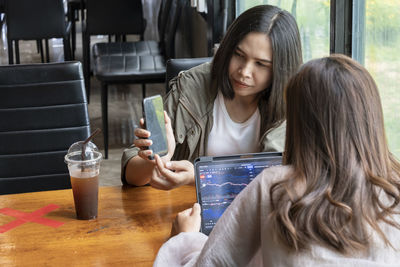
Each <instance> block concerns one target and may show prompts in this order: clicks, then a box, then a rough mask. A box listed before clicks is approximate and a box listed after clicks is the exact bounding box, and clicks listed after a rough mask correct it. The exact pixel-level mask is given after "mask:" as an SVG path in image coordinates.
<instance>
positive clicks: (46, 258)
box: [0, 186, 196, 267]
mask: <svg viewBox="0 0 400 267" xmlns="http://www.w3.org/2000/svg"><path fill="white" fill-rule="evenodd" d="M195 201H196V194H195V189H194V187H190V186H183V187H180V188H178V189H174V190H171V191H161V190H156V189H153V188H151V187H150V186H145V187H136V188H134V187H129V188H128V187H127V188H124V187H101V188H100V191H99V216H98V219H96V220H92V221H84V220H77V219H76V218H75V209H74V204H73V196H72V191H71V190H70V189H69V190H56V191H47V192H35V193H25V194H14V195H2V196H0V211H2V212H5V211H6V210H8V211H9V212H10V209H12V210H11V212H14V210H17V211H16V213H18V211H20V212H24V213H26V216H25V217H24V218H23V219H22V220H25V221H23V222H22V223H23V224H21V225H19V226H16V227H14V228H12V229H10V230H7V231H5V232H3V233H0V266H113V267H115V266H151V265H152V263H153V261H154V259H155V256H156V254H157V252H158V249H159V248H160V246H161V245H162V244H163V243H164V242H165V241H166V240H167V239H168V237H169V233H170V230H171V222H172V220H173V219H174V217H175V216H176V214H177V213H178V212H179V211H182V210H184V209H186V208H189V207H191V206H192V205H193V203H194V202H195ZM48 205H57V206H59V207H58V208H57V207H56V206H53V208H55V209H54V210H52V211H50V212H49V213H48V214H46V215H43V218H45V219H44V222H43V223H49V222H50V224H51V223H57V222H58V223H59V224H62V225H60V226H58V227H54V226H48V225H43V224H41V222H40V220H41V219H40V218H41V217H40V216H37V217H36V219H39V222H29V220H32V218H29V217H32V214H30V213H32V212H34V211H36V210H38V209H41V208H43V207H46V206H48ZM8 208H9V209H8ZM50 208H51V206H49V209H50ZM33 214H35V213H33ZM19 216H21V213H20V215H19ZM18 220H19V221H21V218H20V219H18V218H15V217H12V216H8V215H4V214H2V213H0V227H3V228H2V229H3V231H4V226H5V225H8V226H10V224H8V223H10V222H13V221H14V223H15V221H18ZM26 221H28V222H26ZM55 221H56V222H55Z"/></svg>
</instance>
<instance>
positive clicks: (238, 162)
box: [194, 152, 282, 235]
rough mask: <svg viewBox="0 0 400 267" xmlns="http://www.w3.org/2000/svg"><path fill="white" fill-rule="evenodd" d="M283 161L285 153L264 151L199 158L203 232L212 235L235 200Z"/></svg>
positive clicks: (196, 163)
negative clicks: (266, 169)
mask: <svg viewBox="0 0 400 267" xmlns="http://www.w3.org/2000/svg"><path fill="white" fill-rule="evenodd" d="M281 164H282V153H280V152H263V153H253V154H241V155H233V156H224V157H200V158H198V159H196V160H195V162H194V168H195V181H196V193H197V201H198V203H199V204H200V206H201V217H202V218H201V219H202V220H201V232H203V233H204V234H206V235H208V234H209V233H210V232H211V230H212V229H213V227H214V225H215V224H216V222H217V221H218V219H219V217H221V215H222V213H223V212H224V211H225V209H226V208H227V207H228V206H229V204H230V203H231V202H232V201H233V199H234V198H235V197H236V196H237V195H238V194H239V193H240V191H242V190H243V188H245V187H246V185H248V184H249V183H250V182H251V181H252V180H253V179H254V178H255V177H256V176H257V175H258V174H259V173H260V172H261V171H262V170H264V169H265V168H268V167H270V166H276V165H281Z"/></svg>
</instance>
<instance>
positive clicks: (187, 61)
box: [165, 57, 212, 93]
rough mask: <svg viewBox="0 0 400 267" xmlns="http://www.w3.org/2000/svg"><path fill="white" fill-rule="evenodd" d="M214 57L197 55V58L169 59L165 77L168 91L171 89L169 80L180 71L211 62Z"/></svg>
mask: <svg viewBox="0 0 400 267" xmlns="http://www.w3.org/2000/svg"><path fill="white" fill-rule="evenodd" d="M211 61H212V57H197V58H171V59H169V60H167V66H166V68H167V70H166V77H165V85H166V92H167V93H168V91H169V86H168V84H169V81H170V80H171V79H172V78H174V77H175V76H177V75H178V74H179V72H181V71H183V70H188V69H191V68H193V67H196V66H198V65H200V64H203V63H206V62H211Z"/></svg>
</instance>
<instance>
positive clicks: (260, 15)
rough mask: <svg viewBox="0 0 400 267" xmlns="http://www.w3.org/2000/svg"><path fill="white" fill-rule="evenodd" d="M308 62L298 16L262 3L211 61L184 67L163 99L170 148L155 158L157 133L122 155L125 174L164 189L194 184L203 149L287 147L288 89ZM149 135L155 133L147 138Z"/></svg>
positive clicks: (243, 16) (226, 150)
mask: <svg viewBox="0 0 400 267" xmlns="http://www.w3.org/2000/svg"><path fill="white" fill-rule="evenodd" d="M301 63H302V54H301V43H300V36H299V31H298V28H297V24H296V21H295V19H294V18H293V16H292V15H291V14H290V13H288V12H287V11H284V10H282V9H280V8H278V7H274V6H270V5H262V6H257V7H254V8H251V9H249V10H247V11H246V12H244V13H243V14H241V15H240V16H239V17H238V18H237V19H236V20H235V21H234V22H233V23H232V25H231V26H230V27H229V29H228V31H227V33H226V35H225V37H224V38H223V40H222V42H221V45H220V47H219V48H218V50H217V52H216V55H215V57H214V59H213V61H212V63H206V64H203V65H200V66H198V67H195V68H193V69H191V70H189V71H186V72H183V73H181V74H180V75H178V77H177V78H175V79H173V80H172V81H171V83H170V89H171V90H170V92H169V94H168V95H167V96H166V98H165V101H164V109H165V111H166V113H167V114H168V115H165V121H166V131H167V140H168V153H167V155H166V156H163V157H162V158H160V157H158V156H157V155H156V156H155V160H149V159H148V156H149V155H151V154H152V151H150V150H148V149H146V147H148V146H150V145H151V144H152V140H151V133H150V132H148V131H146V130H144V129H136V130H135V135H136V136H137V137H138V138H139V139H136V140H135V141H134V145H133V147H131V148H129V149H127V150H125V151H124V155H123V157H122V172H121V176H122V181H123V182H124V183H128V184H133V185H144V184H147V183H150V184H151V185H152V186H153V187H156V188H159V189H171V188H174V187H177V186H180V185H184V184H194V170H193V164H192V163H191V162H193V160H194V159H196V158H197V157H199V156H206V155H209V156H215V155H231V154H239V153H251V152H262V151H282V150H283V146H284V136H285V107H284V100H283V89H284V86H285V84H286V82H287V81H288V79H289V78H290V77H291V75H292V74H294V73H295V72H296V71H297V69H298V67H299V66H300V65H301ZM144 138H148V139H144Z"/></svg>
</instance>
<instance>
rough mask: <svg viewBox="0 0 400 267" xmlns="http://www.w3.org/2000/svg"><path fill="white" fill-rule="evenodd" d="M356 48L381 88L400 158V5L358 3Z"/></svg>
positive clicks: (390, 0) (371, 0)
mask: <svg viewBox="0 0 400 267" xmlns="http://www.w3.org/2000/svg"><path fill="white" fill-rule="evenodd" d="M352 47H353V50H352V52H353V58H355V59H356V60H358V61H359V62H360V63H362V64H363V65H364V66H365V67H366V68H367V69H368V71H369V72H370V73H371V75H372V77H373V78H374V80H375V82H376V83H377V85H378V88H379V93H380V96H381V101H382V106H383V114H384V119H385V128H386V135H387V138H388V141H389V146H390V150H391V152H392V153H393V154H395V155H396V157H397V158H400V88H399V78H400V52H399V48H400V1H398V0H379V1H378V0H355V1H354V3H353V45H352Z"/></svg>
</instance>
